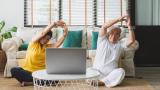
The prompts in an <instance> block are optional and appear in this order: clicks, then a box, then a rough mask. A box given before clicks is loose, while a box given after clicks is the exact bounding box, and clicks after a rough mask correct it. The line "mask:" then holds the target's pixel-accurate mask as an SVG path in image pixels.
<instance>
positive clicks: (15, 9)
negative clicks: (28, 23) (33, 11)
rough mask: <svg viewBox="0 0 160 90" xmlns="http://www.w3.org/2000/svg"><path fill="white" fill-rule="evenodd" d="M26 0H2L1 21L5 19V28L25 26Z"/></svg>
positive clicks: (0, 1)
mask: <svg viewBox="0 0 160 90" xmlns="http://www.w3.org/2000/svg"><path fill="white" fill-rule="evenodd" d="M23 18H24V0H0V21H1V20H5V23H6V25H5V28H4V29H9V28H11V27H12V26H17V27H23V26H24V19H23Z"/></svg>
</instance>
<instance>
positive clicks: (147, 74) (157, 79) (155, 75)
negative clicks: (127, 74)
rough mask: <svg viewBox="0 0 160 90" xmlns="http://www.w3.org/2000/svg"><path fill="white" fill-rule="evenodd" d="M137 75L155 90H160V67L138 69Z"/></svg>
mask: <svg viewBox="0 0 160 90" xmlns="http://www.w3.org/2000/svg"><path fill="white" fill-rule="evenodd" d="M136 75H137V76H142V77H143V79H145V80H146V81H148V82H149V84H150V85H151V86H152V87H153V88H154V89H155V90H160V67H143V68H142V67H141V68H136Z"/></svg>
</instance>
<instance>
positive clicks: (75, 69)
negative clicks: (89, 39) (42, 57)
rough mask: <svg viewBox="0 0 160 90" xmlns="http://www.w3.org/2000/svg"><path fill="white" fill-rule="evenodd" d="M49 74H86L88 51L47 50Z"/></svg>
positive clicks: (71, 49)
mask: <svg viewBox="0 0 160 90" xmlns="http://www.w3.org/2000/svg"><path fill="white" fill-rule="evenodd" d="M46 71H47V73H48V74H86V49H83V48H46Z"/></svg>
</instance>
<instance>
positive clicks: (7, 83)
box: [0, 67, 160, 90]
mask: <svg viewBox="0 0 160 90" xmlns="http://www.w3.org/2000/svg"><path fill="white" fill-rule="evenodd" d="M159 76H160V67H138V68H136V77H142V79H138V78H126V79H125V80H124V82H123V83H122V84H121V85H120V86H117V87H115V88H106V87H99V90H160V77H159ZM22 89H23V90H33V86H25V87H20V85H19V83H17V81H16V80H15V79H13V78H3V75H2V73H0V90H22Z"/></svg>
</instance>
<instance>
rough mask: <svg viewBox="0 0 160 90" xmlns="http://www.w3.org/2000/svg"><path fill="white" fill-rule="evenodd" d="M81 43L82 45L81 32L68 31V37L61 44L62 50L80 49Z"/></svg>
mask: <svg viewBox="0 0 160 90" xmlns="http://www.w3.org/2000/svg"><path fill="white" fill-rule="evenodd" d="M81 43H82V30H78V31H68V35H67V37H66V38H65V40H64V42H63V47H62V48H68V47H81Z"/></svg>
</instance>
